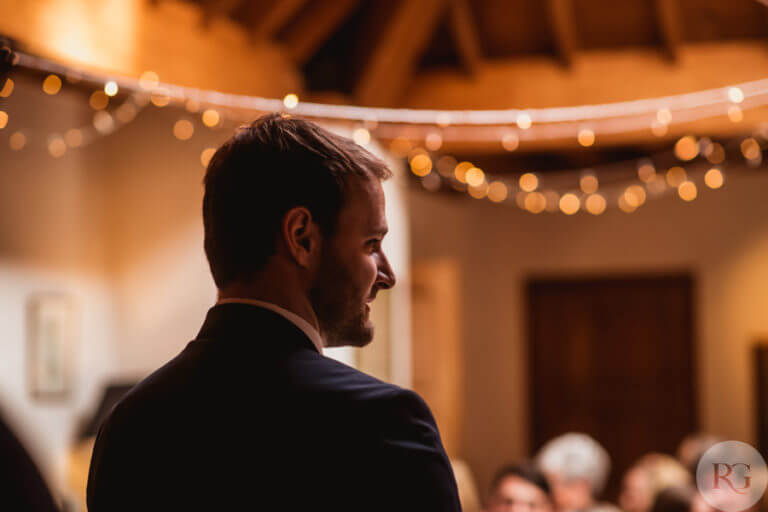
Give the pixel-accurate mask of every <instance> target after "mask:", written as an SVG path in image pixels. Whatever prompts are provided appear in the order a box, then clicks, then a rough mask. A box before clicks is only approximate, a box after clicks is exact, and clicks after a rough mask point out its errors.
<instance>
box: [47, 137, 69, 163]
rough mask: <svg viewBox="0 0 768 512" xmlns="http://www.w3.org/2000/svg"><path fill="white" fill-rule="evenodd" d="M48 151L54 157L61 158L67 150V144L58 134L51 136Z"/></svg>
mask: <svg viewBox="0 0 768 512" xmlns="http://www.w3.org/2000/svg"><path fill="white" fill-rule="evenodd" d="M48 152H49V153H50V154H51V156H52V157H54V158H59V157H61V156H63V155H64V153H66V152H67V144H66V143H65V142H64V139H62V138H61V137H59V136H58V135H56V136H54V137H51V140H49V141H48Z"/></svg>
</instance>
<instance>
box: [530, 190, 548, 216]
mask: <svg viewBox="0 0 768 512" xmlns="http://www.w3.org/2000/svg"><path fill="white" fill-rule="evenodd" d="M524 205H525V209H526V210H528V211H529V212H531V213H541V212H543V211H544V208H546V207H547V198H546V197H544V194H542V193H541V192H531V193H530V194H528V195H527V196H525V201H524Z"/></svg>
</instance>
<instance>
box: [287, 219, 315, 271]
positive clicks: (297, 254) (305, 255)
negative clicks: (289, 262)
mask: <svg viewBox="0 0 768 512" xmlns="http://www.w3.org/2000/svg"><path fill="white" fill-rule="evenodd" d="M281 234H282V237H283V241H284V242H285V246H286V248H287V249H288V253H289V254H290V255H291V257H293V259H294V261H295V262H296V263H297V264H298V265H299V266H301V267H304V268H309V267H310V266H311V265H312V262H313V261H314V260H315V257H316V255H317V254H318V252H319V251H320V242H321V239H320V230H319V229H318V226H317V224H316V223H315V222H314V221H313V220H312V214H311V213H310V212H309V210H308V209H306V208H305V207H303V206H296V207H294V208H291V209H290V210H288V212H287V213H286V214H285V215H284V216H283V225H282V232H281Z"/></svg>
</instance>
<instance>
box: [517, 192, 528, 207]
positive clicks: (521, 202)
mask: <svg viewBox="0 0 768 512" xmlns="http://www.w3.org/2000/svg"><path fill="white" fill-rule="evenodd" d="M526 197H528V194H527V193H526V192H523V191H522V190H521V191H519V192H518V193H517V194H515V204H516V205H517V207H518V208H520V209H522V210H525V198H526Z"/></svg>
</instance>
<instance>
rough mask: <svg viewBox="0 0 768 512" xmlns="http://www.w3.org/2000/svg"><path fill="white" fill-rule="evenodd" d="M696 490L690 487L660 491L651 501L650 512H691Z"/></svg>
mask: <svg viewBox="0 0 768 512" xmlns="http://www.w3.org/2000/svg"><path fill="white" fill-rule="evenodd" d="M695 496H696V490H695V489H694V488H693V486H691V485H683V486H680V485H674V486H672V487H667V488H666V489H662V490H661V491H659V493H658V494H657V495H656V498H655V499H654V500H653V506H651V512H692V507H693V500H694V497H695Z"/></svg>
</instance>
